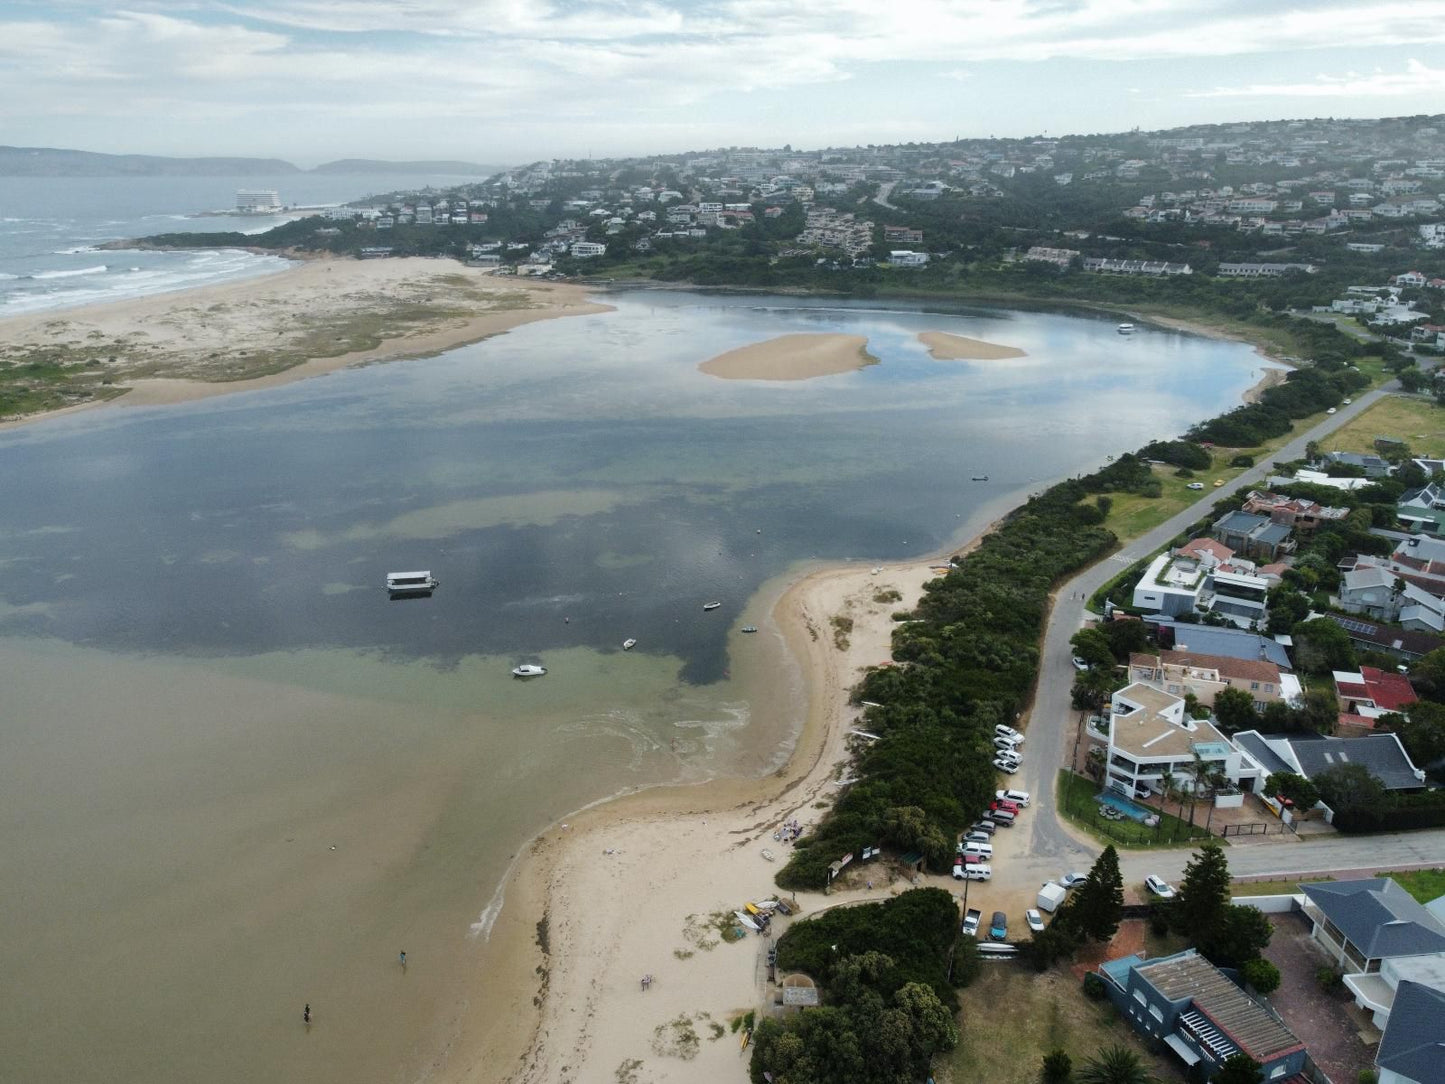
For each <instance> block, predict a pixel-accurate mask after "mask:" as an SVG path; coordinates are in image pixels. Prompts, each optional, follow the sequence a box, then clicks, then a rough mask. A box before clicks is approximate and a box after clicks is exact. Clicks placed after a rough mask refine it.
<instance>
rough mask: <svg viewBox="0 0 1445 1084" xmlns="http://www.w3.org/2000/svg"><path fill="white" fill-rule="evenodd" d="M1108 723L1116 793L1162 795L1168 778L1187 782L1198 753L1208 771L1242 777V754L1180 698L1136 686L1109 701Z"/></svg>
mask: <svg viewBox="0 0 1445 1084" xmlns="http://www.w3.org/2000/svg"><path fill="white" fill-rule="evenodd" d="M1107 722H1108V744H1107V749H1106V752H1105V757H1104V773H1105V778H1104V781H1105V784H1106V785H1107V786H1110V787H1112V788H1114V789H1115V790H1118V791H1122V792H1123V793H1125V794H1129V795H1134V794H1138V793H1142V792H1143V791H1145V790H1146V789H1147V790H1154V791H1158V790H1162V789H1163V779H1164V776H1165V775H1169V776H1171V777H1172V778H1173V779H1175V780H1177V781H1183V780H1186V779H1189V778H1191V777H1192V776H1193V774H1194V771H1195V765H1196V759H1195V758H1196V754H1197V756H1198V763H1199V765H1200V766H1201V767H1202V769H1203V770H1204V771H1206V772H1207V771H1210V770H1217V771H1220V772H1222V773H1223V774H1224V775H1225V776H1226V777H1227V778H1229V779H1230V780H1238V778H1239V772H1240V769H1241V767H1243V758H1242V757H1241V756H1240V754H1239V752H1238V751H1237V750H1236V749H1235V748H1234V746H1232V745H1230V743H1229V740H1228V739H1227V738H1226V737H1225V736H1224V735H1223V734H1221V733H1220V732H1219V731H1218V730H1216V729H1215V728H1214V724H1213V723H1210V722H1208V721H1207V720H1202V719H1191V718H1189V716H1188V715H1186V714H1185V712H1184V700H1183V698H1182V697H1178V696H1171V695H1170V694H1169V693H1166V692H1164V691H1163V690H1161V689H1156V688H1154V687H1153V686H1152V685H1146V684H1144V683H1143V682H1141V681H1136V682H1134V683H1132V684H1130V685H1126V686H1125V687H1124V688H1122V689H1120V690H1119V691H1118V692H1116V693H1115V694H1114V695H1113V696H1112V697H1111V698H1110V704H1109V718H1108V721H1107ZM1095 740H1098V738H1097V737H1095Z"/></svg>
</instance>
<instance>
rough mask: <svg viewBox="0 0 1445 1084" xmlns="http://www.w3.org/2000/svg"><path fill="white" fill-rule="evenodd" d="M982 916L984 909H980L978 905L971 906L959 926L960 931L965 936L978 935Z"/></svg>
mask: <svg viewBox="0 0 1445 1084" xmlns="http://www.w3.org/2000/svg"><path fill="white" fill-rule="evenodd" d="M982 918H983V912H982V911H980V910H979V909H978V908H977V907H970V908H969V909H968V914H966V915H964V916H963V925H962V926H960V927H959V932H960V933H961V934H963V936H964V937H977V936H978V923H979V920H980V919H982Z"/></svg>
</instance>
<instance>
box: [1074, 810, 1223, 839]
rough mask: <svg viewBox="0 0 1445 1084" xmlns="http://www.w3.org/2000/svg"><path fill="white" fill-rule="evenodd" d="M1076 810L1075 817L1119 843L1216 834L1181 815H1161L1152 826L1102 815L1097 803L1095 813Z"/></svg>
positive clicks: (1203, 837)
mask: <svg viewBox="0 0 1445 1084" xmlns="http://www.w3.org/2000/svg"><path fill="white" fill-rule="evenodd" d="M1073 812H1074V819H1075V820H1077V821H1081V822H1083V823H1084V824H1086V825H1087V826H1088V827H1089V828H1091V829H1093V830H1094V831H1095V832H1098V833H1099V834H1100V835H1103V836H1108V837H1109V838H1110V839H1112V840H1113V841H1114V842H1115V843H1124V844H1130V845H1133V846H1142V847H1159V846H1163V845H1164V844H1167V843H1192V842H1194V841H1195V840H1200V839H1208V838H1209V837H1210V836H1211V835H1213V833H1212V832H1211V831H1210V830H1209V829H1207V828H1205V827H1204V826H1203V825H1202V824H1194V825H1191V824H1187V823H1185V822H1184V821H1181V820H1179V819H1178V818H1177V817H1173V816H1167V815H1166V816H1164V817H1160V819H1159V823H1158V824H1156V825H1154V826H1153V827H1152V828H1151V827H1149V826H1148V825H1145V824H1140V823H1139V822H1138V821H1136V820H1130V819H1127V818H1126V819H1123V820H1113V819H1111V818H1108V817H1103V816H1100V815H1099V812H1098V807H1097V806H1095V808H1094V812H1092V813H1080V812H1079V811H1078V810H1077V809H1075V810H1074V811H1073Z"/></svg>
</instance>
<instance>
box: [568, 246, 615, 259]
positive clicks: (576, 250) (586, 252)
mask: <svg viewBox="0 0 1445 1084" xmlns="http://www.w3.org/2000/svg"><path fill="white" fill-rule="evenodd" d="M568 251H570V252H571V253H572V255H573V256H575V257H577V258H578V259H579V260H587V259H591V258H592V257H594V256H605V255H606V254H607V246H606V245H604V244H602V243H601V242H600V241H573V242H572V247H571V248H570V249H569V250H568Z"/></svg>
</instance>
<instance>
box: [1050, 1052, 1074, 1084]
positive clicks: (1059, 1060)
mask: <svg viewBox="0 0 1445 1084" xmlns="http://www.w3.org/2000/svg"><path fill="white" fill-rule="evenodd" d="M1073 1071H1074V1059H1073V1058H1071V1057H1069V1055H1068V1053H1067V1052H1065V1051H1063V1050H1050V1051H1049V1052H1048V1053H1047V1054H1045V1055H1044V1071H1043V1078H1044V1084H1064V1082H1065V1081H1066V1080H1068V1079H1069V1077H1070V1075H1072V1073H1073Z"/></svg>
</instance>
